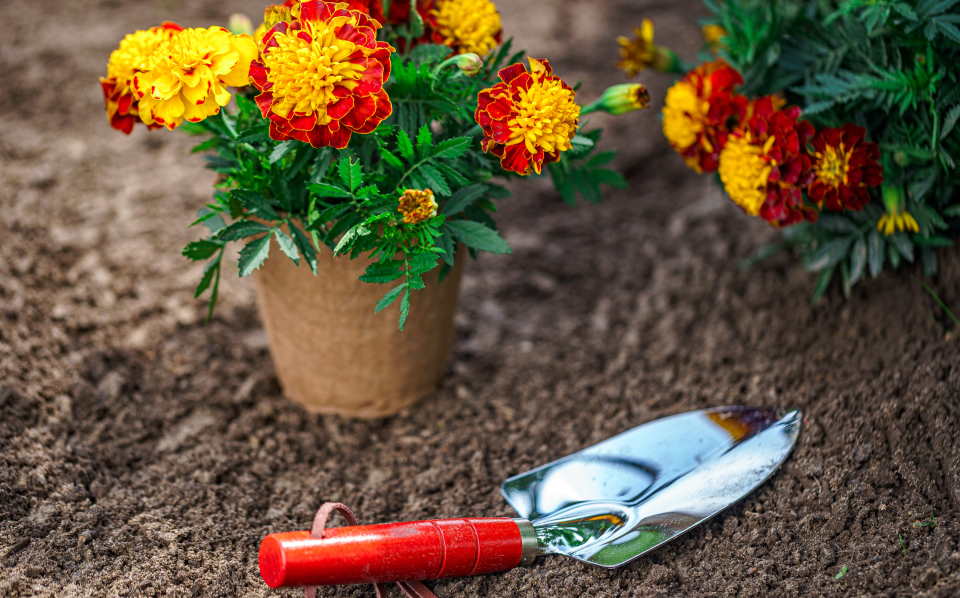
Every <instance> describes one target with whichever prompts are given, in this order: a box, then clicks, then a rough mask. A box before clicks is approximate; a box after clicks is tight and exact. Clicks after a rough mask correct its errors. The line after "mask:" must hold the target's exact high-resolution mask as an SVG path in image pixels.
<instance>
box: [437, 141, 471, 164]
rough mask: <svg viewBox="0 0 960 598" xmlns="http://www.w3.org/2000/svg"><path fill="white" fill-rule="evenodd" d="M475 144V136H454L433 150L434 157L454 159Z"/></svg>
mask: <svg viewBox="0 0 960 598" xmlns="http://www.w3.org/2000/svg"><path fill="white" fill-rule="evenodd" d="M473 144H474V139H473V137H454V138H452V139H447V140H446V141H442V142H440V143H439V144H438V145H437V147H436V149H435V150H434V151H433V157H434V158H435V159H441V160H454V159H456V158H459V157H460V156H462V155H464V154H465V153H467V150H469V149H470V147H471V146H472V145H473Z"/></svg>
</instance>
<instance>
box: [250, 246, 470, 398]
mask: <svg viewBox="0 0 960 598" xmlns="http://www.w3.org/2000/svg"><path fill="white" fill-rule="evenodd" d="M464 259H465V255H464V252H461V253H460V254H458V256H457V266H456V267H455V268H454V269H453V270H452V271H451V272H450V274H449V275H448V276H447V277H446V279H445V280H444V281H443V282H442V283H439V282H438V272H439V269H438V270H435V271H434V272H431V273H430V274H429V275H427V276H425V277H424V279H425V281H426V283H427V288H426V289H423V290H420V291H414V293H413V295H412V296H411V309H410V316H409V319H408V320H407V323H406V327H405V329H404V330H403V332H401V331H400V330H398V329H397V319H398V317H399V309H400V301H399V300H397V301H395V302H394V304H393V305H391V306H390V307H389V308H387V309H386V310H384V311H382V312H380V313H374V311H373V308H374V306H375V305H376V304H377V302H378V301H379V300H380V298H381V297H382V296H383V294H384V293H385V292H386V291H387V290H389V289H390V288H391V286H390V285H381V284H368V283H364V282H360V281H359V280H358V277H359V276H360V274H362V273H363V271H364V270H365V269H366V267H367V265H369V264H370V260H368V259H367V258H364V257H360V258H357V259H355V260H351V259H349V258H348V257H342V256H341V257H334V256H333V255H331V254H330V252H321V254H320V255H318V257H317V260H318V264H317V275H316V276H313V275H312V273H311V272H310V270H309V268H307V266H306V264H301V265H300V267H297V266H295V265H294V264H293V263H292V262H291V261H290V260H289V259H287V258H286V257H285V256H282V255H274V256H272V257H271V258H269V259H268V260H267V261H266V263H265V264H264V265H263V267H262V268H261V269H260V270H258V271H257V272H256V273H255V275H254V281H255V284H256V289H257V300H258V301H257V303H258V306H259V311H260V318H261V320H262V321H263V323H264V326H265V327H266V329H267V336H268V338H269V340H270V352H271V354H272V355H273V361H274V364H275V367H276V370H277V376H278V377H279V378H280V383H281V385H282V386H283V391H284V394H285V395H286V396H287V398H289V399H291V400H293V401H296V402H297V403H300V404H301V405H303V406H304V407H305V408H306V409H307V410H309V411H312V412H316V413H336V414H340V415H346V416H352V417H382V416H387V415H391V414H393V413H396V412H397V411H400V410H401V409H403V408H404V407H406V406H408V405H410V404H412V403H414V402H415V401H416V400H417V399H419V398H421V397H423V396H424V395H426V394H429V393H430V392H432V391H433V390H434V389H435V388H436V386H437V384H438V383H439V381H440V377H441V376H442V375H443V373H444V372H445V371H446V367H447V360H448V357H449V355H450V349H451V345H452V343H453V337H454V325H453V318H454V312H455V310H456V305H457V298H458V296H459V292H460V278H461V272H462V264H463V260H464Z"/></svg>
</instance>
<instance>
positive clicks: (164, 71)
mask: <svg viewBox="0 0 960 598" xmlns="http://www.w3.org/2000/svg"><path fill="white" fill-rule="evenodd" d="M157 54H158V58H157V60H156V62H155V63H154V64H153V65H151V67H150V68H149V69H148V70H146V71H144V72H143V73H138V74H136V75H134V77H133V89H134V92H135V94H136V96H137V99H138V100H139V101H140V106H139V112H140V118H141V120H143V122H145V123H146V124H148V125H152V124H158V125H162V126H164V127H167V128H168V129H174V128H176V127H177V126H179V125H180V124H181V123H182V122H183V121H184V120H187V121H190V122H200V121H201V120H203V119H205V118H207V117H208V116H213V115H214V114H217V113H218V112H220V108H221V107H223V106H226V105H227V104H229V103H230V99H231V95H230V92H229V91H227V86H231V87H240V86H243V85H246V84H247V83H248V82H249V79H248V78H247V71H249V69H250V61H251V60H253V58H254V57H255V56H256V55H257V47H256V44H254V43H253V39H251V38H250V36H246V35H234V34H232V33H230V32H229V31H227V30H226V29H224V28H223V27H209V28H206V29H201V28H195V29H184V30H183V31H181V32H180V33H178V34H177V35H175V36H173V37H171V38H170V39H169V40H166V41H164V42H163V44H162V45H161V46H160V47H159V48H158V49H157Z"/></svg>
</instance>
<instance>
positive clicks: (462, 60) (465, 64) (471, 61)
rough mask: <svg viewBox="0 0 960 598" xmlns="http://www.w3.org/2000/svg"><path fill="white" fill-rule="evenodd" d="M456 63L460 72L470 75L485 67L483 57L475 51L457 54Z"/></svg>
mask: <svg viewBox="0 0 960 598" xmlns="http://www.w3.org/2000/svg"><path fill="white" fill-rule="evenodd" d="M456 63H457V68H458V69H460V72H462V73H463V74H464V75H466V76H468V77H472V76H474V75H476V74H477V73H479V72H480V70H481V69H482V68H483V59H482V58H480V56H479V55H478V54H474V53H473V52H468V53H466V54H458V55H457V56H456Z"/></svg>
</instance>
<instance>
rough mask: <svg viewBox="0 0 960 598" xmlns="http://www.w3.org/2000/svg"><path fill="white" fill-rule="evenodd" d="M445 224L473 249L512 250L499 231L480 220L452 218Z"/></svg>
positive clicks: (458, 238)
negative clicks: (481, 222)
mask: <svg viewBox="0 0 960 598" xmlns="http://www.w3.org/2000/svg"><path fill="white" fill-rule="evenodd" d="M445 226H446V228H447V229H448V230H449V231H450V233H451V234H453V236H454V238H456V239H457V240H458V241H460V242H461V243H463V244H464V245H466V246H467V247H470V248H472V249H478V250H480V251H489V252H490V253H510V252H511V249H510V246H509V245H507V242H506V241H504V240H503V237H501V236H500V234H499V233H498V232H497V231H495V230H493V229H491V228H487V227H486V226H484V225H483V224H480V223H479V222H473V221H471V220H451V221H449V222H447V223H446V225H445Z"/></svg>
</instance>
